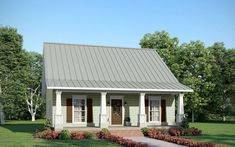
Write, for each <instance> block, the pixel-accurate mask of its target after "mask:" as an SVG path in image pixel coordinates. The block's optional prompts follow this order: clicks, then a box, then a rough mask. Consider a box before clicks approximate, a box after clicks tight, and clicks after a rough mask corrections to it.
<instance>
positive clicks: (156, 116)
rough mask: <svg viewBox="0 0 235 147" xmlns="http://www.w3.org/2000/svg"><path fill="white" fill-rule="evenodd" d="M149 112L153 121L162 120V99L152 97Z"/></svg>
mask: <svg viewBox="0 0 235 147" xmlns="http://www.w3.org/2000/svg"><path fill="white" fill-rule="evenodd" d="M149 109H150V110H149V113H150V116H149V117H150V118H149V119H150V121H151V122H159V121H160V100H159V99H150V100H149Z"/></svg>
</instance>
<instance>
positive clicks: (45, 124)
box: [43, 119, 54, 130]
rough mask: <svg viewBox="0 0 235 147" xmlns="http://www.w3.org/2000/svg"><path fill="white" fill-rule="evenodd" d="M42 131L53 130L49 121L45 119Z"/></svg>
mask: <svg viewBox="0 0 235 147" xmlns="http://www.w3.org/2000/svg"><path fill="white" fill-rule="evenodd" d="M43 129H44V130H54V127H53V126H52V122H51V120H50V119H46V121H45V123H44V126H43Z"/></svg>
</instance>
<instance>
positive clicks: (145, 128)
mask: <svg viewBox="0 0 235 147" xmlns="http://www.w3.org/2000/svg"><path fill="white" fill-rule="evenodd" d="M140 130H141V132H142V133H143V134H144V136H148V128H147V127H144V128H141V129H140Z"/></svg>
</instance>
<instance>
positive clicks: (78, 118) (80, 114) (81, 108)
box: [73, 96, 86, 123]
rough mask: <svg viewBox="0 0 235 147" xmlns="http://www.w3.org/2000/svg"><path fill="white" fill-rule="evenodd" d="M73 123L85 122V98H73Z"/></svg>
mask: <svg viewBox="0 0 235 147" xmlns="http://www.w3.org/2000/svg"><path fill="white" fill-rule="evenodd" d="M73 122H74V123H80V122H86V98H85V97H82V96H75V97H73Z"/></svg>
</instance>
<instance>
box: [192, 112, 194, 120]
mask: <svg viewBox="0 0 235 147" xmlns="http://www.w3.org/2000/svg"><path fill="white" fill-rule="evenodd" d="M192 122H194V110H192Z"/></svg>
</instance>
